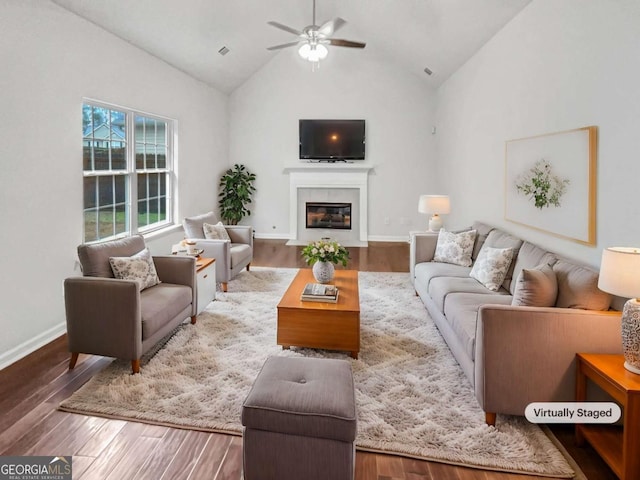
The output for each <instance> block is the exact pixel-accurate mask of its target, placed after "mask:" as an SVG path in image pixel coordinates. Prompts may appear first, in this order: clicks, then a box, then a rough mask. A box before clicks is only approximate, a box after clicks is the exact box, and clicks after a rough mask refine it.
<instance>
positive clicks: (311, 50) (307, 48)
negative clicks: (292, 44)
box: [298, 43, 329, 62]
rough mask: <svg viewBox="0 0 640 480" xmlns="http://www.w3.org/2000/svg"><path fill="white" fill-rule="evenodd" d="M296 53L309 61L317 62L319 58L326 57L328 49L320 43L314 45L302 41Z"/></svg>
mask: <svg viewBox="0 0 640 480" xmlns="http://www.w3.org/2000/svg"><path fill="white" fill-rule="evenodd" d="M298 54H299V55H300V56H301V57H302V58H304V59H305V60H309V61H310V62H319V61H320V60H322V59H324V58H327V55H328V54H329V50H328V49H327V47H325V46H324V45H322V44H321V43H317V44H315V45H311V44H310V43H303V44H302V45H301V46H300V48H299V49H298Z"/></svg>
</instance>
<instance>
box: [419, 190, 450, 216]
mask: <svg viewBox="0 0 640 480" xmlns="http://www.w3.org/2000/svg"><path fill="white" fill-rule="evenodd" d="M418 212H420V213H430V214H441V213H442V214H447V213H450V212H451V204H450V202H449V195H420V200H418Z"/></svg>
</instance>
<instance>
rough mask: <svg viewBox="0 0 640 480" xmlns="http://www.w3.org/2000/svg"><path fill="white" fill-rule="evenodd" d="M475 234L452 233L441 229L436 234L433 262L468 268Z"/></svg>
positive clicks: (471, 231) (468, 231)
mask: <svg viewBox="0 0 640 480" xmlns="http://www.w3.org/2000/svg"><path fill="white" fill-rule="evenodd" d="M476 233H477V232H476V231H475V230H467V231H465V232H460V233H453V232H447V231H446V230H445V229H444V228H441V229H440V233H438V243H437V245H436V253H435V254H434V255H433V261H434V262H444V263H453V264H454V265H462V266H463V267H470V266H471V261H472V260H471V254H472V253H473V243H474V242H475V240H476Z"/></svg>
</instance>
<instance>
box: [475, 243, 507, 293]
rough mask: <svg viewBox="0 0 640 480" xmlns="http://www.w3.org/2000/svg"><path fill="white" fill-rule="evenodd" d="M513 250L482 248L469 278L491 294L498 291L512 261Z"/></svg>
mask: <svg viewBox="0 0 640 480" xmlns="http://www.w3.org/2000/svg"><path fill="white" fill-rule="evenodd" d="M513 252H514V249H513V248H493V247H487V246H484V247H482V250H480V253H479V254H478V258H476V263H474V265H473V268H472V269H471V272H469V276H470V277H471V278H475V279H476V280H477V281H479V282H480V283H481V284H483V285H484V286H485V287H487V288H488V289H489V290H491V291H493V292H497V291H498V290H499V289H500V285H502V282H504V277H505V276H506V275H507V271H509V267H510V266H511V260H513Z"/></svg>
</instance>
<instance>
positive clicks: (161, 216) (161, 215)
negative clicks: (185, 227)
mask: <svg viewBox="0 0 640 480" xmlns="http://www.w3.org/2000/svg"><path fill="white" fill-rule="evenodd" d="M158 201H159V202H160V205H159V210H160V211H159V212H158V221H159V222H163V221H165V220H166V219H167V197H165V196H164V195H163V196H161V197H159V198H158Z"/></svg>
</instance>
